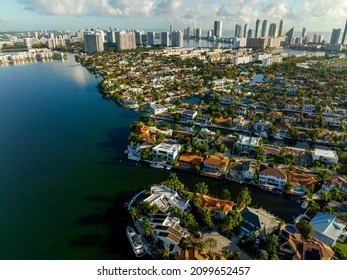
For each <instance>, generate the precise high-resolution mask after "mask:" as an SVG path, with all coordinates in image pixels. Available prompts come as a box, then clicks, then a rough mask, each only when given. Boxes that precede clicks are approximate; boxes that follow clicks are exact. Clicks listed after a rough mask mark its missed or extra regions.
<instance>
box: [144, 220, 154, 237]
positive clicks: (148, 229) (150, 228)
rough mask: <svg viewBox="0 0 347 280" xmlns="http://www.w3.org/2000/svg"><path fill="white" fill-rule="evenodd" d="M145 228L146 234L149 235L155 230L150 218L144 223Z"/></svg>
mask: <svg viewBox="0 0 347 280" xmlns="http://www.w3.org/2000/svg"><path fill="white" fill-rule="evenodd" d="M143 230H144V231H145V235H146V236H147V237H148V236H150V235H151V233H152V232H153V231H154V227H153V225H152V223H151V222H150V221H149V220H145V222H144V224H143Z"/></svg>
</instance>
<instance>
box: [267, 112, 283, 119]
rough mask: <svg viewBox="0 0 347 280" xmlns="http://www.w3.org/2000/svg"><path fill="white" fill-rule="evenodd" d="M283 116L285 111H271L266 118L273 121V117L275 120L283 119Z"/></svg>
mask: <svg viewBox="0 0 347 280" xmlns="http://www.w3.org/2000/svg"><path fill="white" fill-rule="evenodd" d="M282 117H283V113H282V112H280V111H270V112H268V113H267V116H266V120H267V121H271V119H272V118H274V119H275V120H281V119H282Z"/></svg>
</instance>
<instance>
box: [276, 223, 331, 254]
mask: <svg viewBox="0 0 347 280" xmlns="http://www.w3.org/2000/svg"><path fill="white" fill-rule="evenodd" d="M281 235H282V238H283V239H284V242H283V243H282V244H281V245H280V247H279V254H280V255H284V256H287V257H289V258H291V259H293V260H331V259H332V257H333V256H334V251H333V250H332V249H331V248H330V247H329V246H328V245H326V244H324V243H322V242H319V241H318V240H315V239H311V240H305V239H304V238H303V237H302V236H301V234H299V233H291V232H288V231H286V230H283V231H282V234H281Z"/></svg>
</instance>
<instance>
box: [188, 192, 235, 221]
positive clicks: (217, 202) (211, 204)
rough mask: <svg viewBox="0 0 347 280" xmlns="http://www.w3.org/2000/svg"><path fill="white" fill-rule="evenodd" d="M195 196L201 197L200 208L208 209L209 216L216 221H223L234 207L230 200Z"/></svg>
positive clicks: (205, 195) (204, 195)
mask: <svg viewBox="0 0 347 280" xmlns="http://www.w3.org/2000/svg"><path fill="white" fill-rule="evenodd" d="M195 195H197V196H199V197H201V205H200V206H201V207H202V208H203V209H208V210H209V211H210V213H211V215H212V216H214V217H215V218H217V219H223V218H224V217H225V216H226V215H227V214H228V213H229V211H230V210H231V209H232V208H233V206H234V202H232V201H231V200H225V199H219V198H215V197H212V196H210V195H207V194H200V193H196V194H195Z"/></svg>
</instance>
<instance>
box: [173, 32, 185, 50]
mask: <svg viewBox="0 0 347 280" xmlns="http://www.w3.org/2000/svg"><path fill="white" fill-rule="evenodd" d="M172 46H173V47H179V48H183V33H182V31H180V30H176V31H173V32H172Z"/></svg>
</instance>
